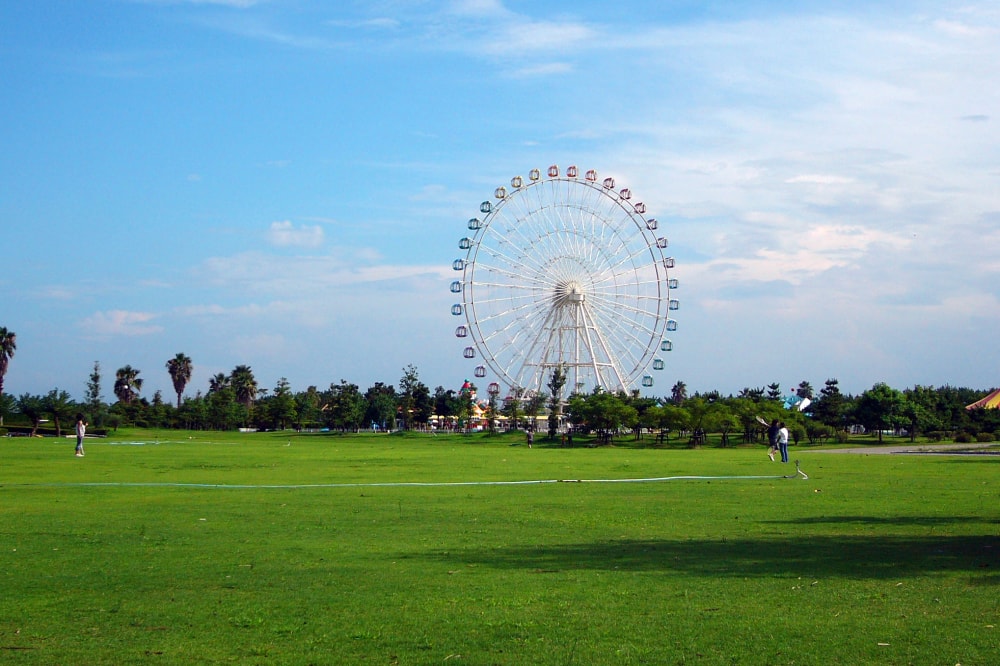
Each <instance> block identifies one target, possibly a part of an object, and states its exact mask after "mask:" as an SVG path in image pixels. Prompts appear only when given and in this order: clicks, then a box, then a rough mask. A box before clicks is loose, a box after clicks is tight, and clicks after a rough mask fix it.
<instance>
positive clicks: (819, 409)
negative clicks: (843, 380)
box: [812, 379, 846, 428]
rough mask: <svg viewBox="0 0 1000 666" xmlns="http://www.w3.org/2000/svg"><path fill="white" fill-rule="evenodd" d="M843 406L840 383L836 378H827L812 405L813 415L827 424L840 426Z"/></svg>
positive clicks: (844, 406) (841, 424) (835, 426)
mask: <svg viewBox="0 0 1000 666" xmlns="http://www.w3.org/2000/svg"><path fill="white" fill-rule="evenodd" d="M845 408H846V405H845V403H844V395H843V394H842V393H841V392H840V383H839V382H838V381H837V380H836V379H827V380H826V384H825V385H824V386H823V388H822V389H820V391H819V399H818V400H817V401H816V404H814V405H813V406H812V412H813V415H814V416H815V417H816V418H817V419H819V420H820V421H821V422H822V423H824V424H826V425H828V426H833V427H834V428H840V427H842V426H843V417H844V410H845Z"/></svg>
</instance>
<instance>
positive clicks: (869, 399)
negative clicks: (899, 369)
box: [854, 382, 903, 443]
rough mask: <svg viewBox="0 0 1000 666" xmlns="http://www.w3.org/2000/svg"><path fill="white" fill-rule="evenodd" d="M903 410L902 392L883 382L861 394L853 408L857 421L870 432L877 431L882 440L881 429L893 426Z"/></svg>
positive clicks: (896, 423) (879, 439)
mask: <svg viewBox="0 0 1000 666" xmlns="http://www.w3.org/2000/svg"><path fill="white" fill-rule="evenodd" d="M902 411H903V394H902V393H901V392H900V391H898V390H896V389H894V388H892V387H890V386H889V385H888V384H886V383H884V382H880V383H878V384H875V385H874V386H872V387H871V388H870V389H869V390H867V391H865V392H864V393H862V394H861V397H860V398H858V403H857V405H856V406H855V409H854V415H855V417H856V418H857V419H858V421H859V422H860V423H861V425H863V426H864V427H865V429H866V430H868V431H869V432H871V431H872V430H875V431H877V432H878V441H879V443H881V442H882V431H883V430H885V429H887V428H895V427H896V425H898V423H899V419H900V417H901V415H902Z"/></svg>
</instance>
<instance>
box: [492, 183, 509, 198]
mask: <svg viewBox="0 0 1000 666" xmlns="http://www.w3.org/2000/svg"><path fill="white" fill-rule="evenodd" d="M493 196H494V197H495V198H497V199H503V198H504V197H506V196H507V188H506V187H504V186H503V185H501V186H500V187H498V188H497V189H495V190H493Z"/></svg>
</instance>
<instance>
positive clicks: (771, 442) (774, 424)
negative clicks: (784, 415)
mask: <svg viewBox="0 0 1000 666" xmlns="http://www.w3.org/2000/svg"><path fill="white" fill-rule="evenodd" d="M779 427H780V426H779V425H778V419H772V420H771V425H769V426H768V427H767V443H768V449H767V457H768V458H770V459H771V462H774V454H775V453H777V452H778V429H779Z"/></svg>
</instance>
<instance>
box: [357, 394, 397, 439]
mask: <svg viewBox="0 0 1000 666" xmlns="http://www.w3.org/2000/svg"><path fill="white" fill-rule="evenodd" d="M365 403H366V406H367V410H366V412H365V421H367V422H370V423H372V424H375V425H378V426H379V427H380V428H381V429H382V430H395V429H396V405H397V403H396V389H395V388H393V386H392V385H391V384H389V385H386V384H383V383H382V382H375V385H374V386H370V387H368V390H367V391H365Z"/></svg>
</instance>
